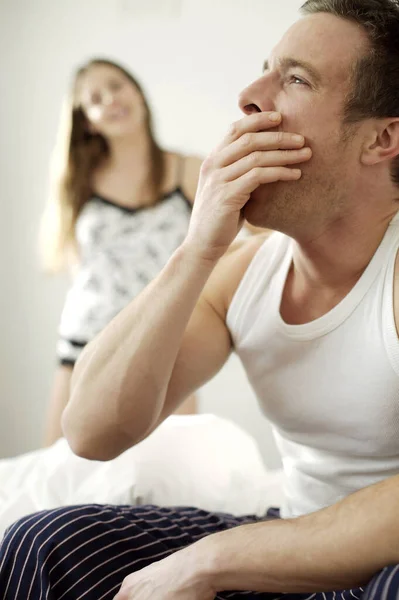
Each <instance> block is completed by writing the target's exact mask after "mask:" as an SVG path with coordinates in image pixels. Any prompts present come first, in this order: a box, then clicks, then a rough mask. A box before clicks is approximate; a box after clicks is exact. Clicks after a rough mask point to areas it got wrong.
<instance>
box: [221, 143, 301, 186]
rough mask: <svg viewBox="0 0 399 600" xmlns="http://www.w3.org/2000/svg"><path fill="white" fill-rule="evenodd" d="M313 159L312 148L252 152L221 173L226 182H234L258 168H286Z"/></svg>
mask: <svg viewBox="0 0 399 600" xmlns="http://www.w3.org/2000/svg"><path fill="white" fill-rule="evenodd" d="M311 157H312V150H311V149H310V148H301V149H300V150H276V151H274V152H273V151H270V152H261V151H257V152H252V154H249V155H248V156H245V157H244V158H242V159H241V160H239V161H237V162H236V163H234V164H232V165H230V166H228V167H225V168H224V169H222V170H221V171H220V174H221V176H222V177H223V180H224V181H234V180H235V179H238V178H239V177H242V176H243V175H245V173H248V172H249V171H251V170H252V169H254V168H257V167H261V168H262V167H284V166H287V165H297V164H300V163H304V162H307V161H308V160H310V158H311Z"/></svg>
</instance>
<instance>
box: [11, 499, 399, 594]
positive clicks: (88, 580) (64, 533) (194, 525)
mask: <svg viewBox="0 0 399 600" xmlns="http://www.w3.org/2000/svg"><path fill="white" fill-rule="evenodd" d="M277 517H278V511H277V510H276V509H274V510H272V511H270V512H269V513H268V516H267V518H277ZM257 521H260V519H258V518H257V517H255V516H246V517H234V516H232V515H226V514H221V513H210V512H207V511H203V510H199V509H196V508H191V507H187V508H186V507H179V508H159V507H155V506H134V507H133V506H111V505H104V506H103V505H87V506H72V507H63V508H58V509H54V510H50V511H43V512H39V513H36V514H34V515H30V516H27V517H24V518H23V519H20V520H19V521H17V522H16V523H15V524H13V525H12V526H11V527H10V528H9V529H8V531H7V532H6V535H5V537H4V539H3V541H2V543H1V546H0V591H1V598H2V600H81V599H82V600H83V599H84V600H112V599H113V598H114V596H115V595H116V593H117V591H118V589H119V587H120V586H121V584H122V581H123V579H124V578H125V577H126V576H127V575H129V574H130V573H133V572H134V571H136V570H139V569H142V568H143V567H145V566H146V565H149V564H150V563H152V562H154V561H157V560H161V559H162V558H165V557H166V556H168V555H169V554H171V553H172V552H175V551H177V550H179V549H181V548H184V547H185V546H187V545H189V544H191V543H193V542H195V541H197V540H199V539H201V538H202V537H204V536H206V535H209V534H211V533H216V532H218V531H223V530H226V529H229V528H231V527H236V526H238V525H243V524H248V523H255V522H257ZM282 597H283V598H284V600H305V599H309V600H310V599H312V600H353V598H359V599H362V600H376V599H380V598H381V599H383V598H384V600H394V599H395V600H397V599H398V598H399V567H390V568H387V569H385V570H384V571H383V572H381V573H379V574H378V575H376V577H375V578H374V579H373V580H372V581H371V582H370V584H369V585H368V586H367V587H366V588H364V590H363V589H362V588H359V589H356V590H347V591H337V592H329V593H318V594H300V595H298V594H265V593H254V592H221V593H218V595H217V598H218V599H226V600H227V599H231V600H235V599H236V598H237V599H239V598H240V599H241V598H247V599H248V600H255V599H257V600H258V599H260V600H271V599H277V598H282Z"/></svg>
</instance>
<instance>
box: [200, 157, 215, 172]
mask: <svg viewBox="0 0 399 600" xmlns="http://www.w3.org/2000/svg"><path fill="white" fill-rule="evenodd" d="M212 168H213V156H212V155H209V156H207V157H206V158H205V160H204V161H203V162H202V165H201V168H200V173H201V174H202V175H207V174H208V173H209V172H210V171H211V170H212Z"/></svg>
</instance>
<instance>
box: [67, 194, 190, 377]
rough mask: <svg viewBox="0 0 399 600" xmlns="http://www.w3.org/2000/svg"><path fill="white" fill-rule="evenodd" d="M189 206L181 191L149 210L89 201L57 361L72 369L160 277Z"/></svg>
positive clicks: (79, 226)
mask: <svg viewBox="0 0 399 600" xmlns="http://www.w3.org/2000/svg"><path fill="white" fill-rule="evenodd" d="M190 216H191V205H190V203H189V201H188V199H187V198H186V196H185V195H184V193H183V191H182V190H181V188H180V187H178V188H176V189H175V190H174V191H173V192H170V193H169V194H167V195H165V196H164V197H163V198H162V199H161V200H160V201H159V202H158V203H157V204H155V205H154V206H152V207H149V208H148V207H145V208H137V209H130V208H125V207H121V206H119V205H118V204H115V203H114V202H111V201H110V200H107V199H105V198H102V197H99V196H93V197H92V198H91V199H90V200H89V201H88V202H87V204H86V205H85V206H84V208H83V210H82V212H81V214H80V216H79V218H78V221H77V225H76V238H77V242H78V247H79V251H80V264H79V268H78V271H77V272H76V274H75V276H74V279H73V284H72V287H71V289H70V290H69V292H68V294H67V298H66V302H65V306H64V309H63V312H62V316H61V323H60V327H59V334H60V337H59V341H58V344H57V356H58V359H59V361H60V362H61V364H64V365H73V364H74V363H75V362H76V360H77V358H78V356H79V354H80V352H81V351H82V349H83V347H84V346H85V345H86V344H87V343H88V342H89V341H91V340H92V339H93V338H94V336H96V335H97V333H99V332H100V331H101V330H102V329H103V328H104V327H105V326H106V325H107V324H108V323H109V322H110V321H111V320H112V319H113V317H114V316H115V315H116V314H118V313H119V311H121V310H122V309H123V308H124V307H125V306H126V305H127V304H128V302H129V301H130V300H132V299H133V298H134V297H135V296H136V295H137V294H139V293H140V292H141V291H142V289H143V288H144V287H146V286H147V284H148V283H149V282H150V281H152V279H154V277H156V275H158V273H159V272H160V271H161V269H162V268H163V267H164V266H165V264H166V263H167V261H168V260H169V258H170V256H171V255H172V254H173V252H174V251H175V250H176V249H177V248H178V247H179V246H180V244H181V243H182V241H183V240H184V238H185V236H186V233H187V230H188V224H189V220H190Z"/></svg>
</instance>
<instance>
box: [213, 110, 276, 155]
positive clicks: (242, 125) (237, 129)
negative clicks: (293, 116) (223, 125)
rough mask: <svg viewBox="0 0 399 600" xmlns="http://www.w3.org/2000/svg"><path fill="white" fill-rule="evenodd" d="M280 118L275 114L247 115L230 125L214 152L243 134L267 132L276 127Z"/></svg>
mask: <svg viewBox="0 0 399 600" xmlns="http://www.w3.org/2000/svg"><path fill="white" fill-rule="evenodd" d="M281 120H282V116H281V114H280V113H276V112H259V113H255V114H253V115H249V116H246V117H244V118H243V119H240V120H239V121H236V122H235V123H233V124H232V125H230V127H229V130H228V132H227V135H226V136H225V137H224V138H223V140H222V142H221V143H220V144H219V146H217V147H216V149H215V152H219V151H220V150H221V149H223V148H225V147H226V146H228V145H229V144H232V143H233V142H235V141H236V140H238V139H239V138H240V137H241V136H242V135H244V134H245V133H255V132H259V131H268V130H269V129H273V127H278V126H279V125H280V123H281Z"/></svg>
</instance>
